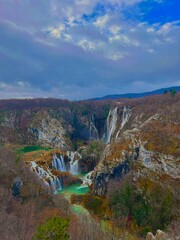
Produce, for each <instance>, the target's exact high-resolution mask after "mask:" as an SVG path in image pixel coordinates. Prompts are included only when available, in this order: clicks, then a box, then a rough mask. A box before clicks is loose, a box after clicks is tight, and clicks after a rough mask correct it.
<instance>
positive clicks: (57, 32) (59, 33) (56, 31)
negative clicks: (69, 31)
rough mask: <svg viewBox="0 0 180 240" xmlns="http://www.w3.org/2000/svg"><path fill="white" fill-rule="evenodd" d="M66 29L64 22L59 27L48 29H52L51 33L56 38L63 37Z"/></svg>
mask: <svg viewBox="0 0 180 240" xmlns="http://www.w3.org/2000/svg"><path fill="white" fill-rule="evenodd" d="M65 29H66V27H65V25H64V24H60V25H59V26H58V27H56V28H53V27H49V28H48V30H49V31H50V34H51V35H52V36H53V37H55V38H61V37H62V33H63V31H64V30H65Z"/></svg>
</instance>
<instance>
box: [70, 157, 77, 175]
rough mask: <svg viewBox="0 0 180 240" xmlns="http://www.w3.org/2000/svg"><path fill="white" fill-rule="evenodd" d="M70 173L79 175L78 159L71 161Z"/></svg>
mask: <svg viewBox="0 0 180 240" xmlns="http://www.w3.org/2000/svg"><path fill="white" fill-rule="evenodd" d="M70 173H71V174H73V175H77V174H78V173H79V166H78V160H76V161H74V162H70Z"/></svg>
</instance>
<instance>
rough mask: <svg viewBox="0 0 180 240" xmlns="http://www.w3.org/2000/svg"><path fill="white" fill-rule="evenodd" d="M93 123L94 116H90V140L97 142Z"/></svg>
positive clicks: (96, 132) (96, 131)
mask: <svg viewBox="0 0 180 240" xmlns="http://www.w3.org/2000/svg"><path fill="white" fill-rule="evenodd" d="M94 122H95V119H94V116H92V117H91V120H90V126H89V131H90V138H91V139H95V140H98V139H99V134H98V130H97V128H96V126H95V123H94Z"/></svg>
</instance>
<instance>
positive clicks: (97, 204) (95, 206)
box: [83, 194, 103, 215]
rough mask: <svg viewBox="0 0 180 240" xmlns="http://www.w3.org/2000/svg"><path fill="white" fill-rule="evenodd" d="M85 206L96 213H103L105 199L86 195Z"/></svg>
mask: <svg viewBox="0 0 180 240" xmlns="http://www.w3.org/2000/svg"><path fill="white" fill-rule="evenodd" d="M83 204H84V206H85V208H87V209H89V210H90V211H91V212H93V213H94V214H97V215H99V214H101V213H102V210H103V200H102V199H101V198H100V197H97V196H93V195H90V194H88V195H86V196H85V197H84V200H83Z"/></svg>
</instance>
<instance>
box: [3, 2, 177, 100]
mask: <svg viewBox="0 0 180 240" xmlns="http://www.w3.org/2000/svg"><path fill="white" fill-rule="evenodd" d="M179 9H180V1H179V0H0V98H1V99H2V98H36V97H43V98H48V97H53V98H65V99H70V100H80V99H89V98H93V97H100V96H104V95H108V94H120V93H127V92H128V93H129V92H145V91H151V90H154V89H158V88H163V87H169V86H179V85H180V11H179Z"/></svg>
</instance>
